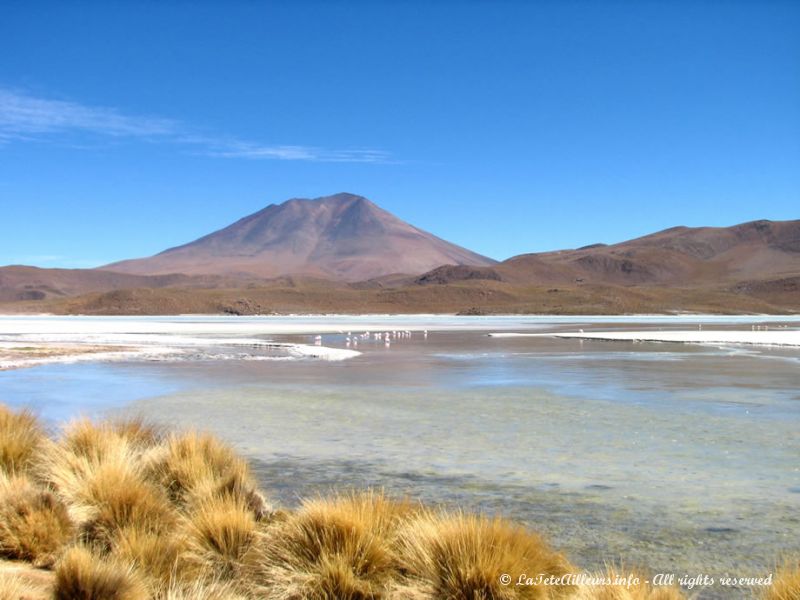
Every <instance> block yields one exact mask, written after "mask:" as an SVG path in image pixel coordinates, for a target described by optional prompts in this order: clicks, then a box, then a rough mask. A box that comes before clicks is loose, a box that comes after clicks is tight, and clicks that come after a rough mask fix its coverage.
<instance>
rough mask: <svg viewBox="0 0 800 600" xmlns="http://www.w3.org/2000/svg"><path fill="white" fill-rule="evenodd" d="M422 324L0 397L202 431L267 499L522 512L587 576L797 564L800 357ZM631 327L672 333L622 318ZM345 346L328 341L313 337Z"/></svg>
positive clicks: (761, 570)
mask: <svg viewBox="0 0 800 600" xmlns="http://www.w3.org/2000/svg"><path fill="white" fill-rule="evenodd" d="M317 319H318V322H319V321H320V319H319V318H317ZM374 320H375V319H374V318H373V321H374ZM699 320H702V319H699ZM578 321H580V322H578ZM217 322H218V321H216V320H215V323H217ZM232 322H234V323H237V324H239V323H241V321H236V320H233V321H232ZM697 322H698V320H693V321H692V323H693V324H694V323H697ZM703 322H704V323H707V322H708V321H704V320H703ZM750 322H751V321H749V320H746V319H719V320H718V321H717V322H716V323H714V324H713V325H704V327H711V326H714V327H747V328H749V327H750V324H749V323H750ZM753 322H761V320H760V319H759V320H758V321H753ZM409 323H413V321H411V320H405V321H398V320H394V321H392V322H391V324H390V325H387V329H391V328H393V327H397V328H401V327H403V326H404V325H405V326H407V327H411V325H409ZM359 324H363V322H361V323H353V322H352V321H348V322H346V323H341V322H335V323H334V324H331V322H330V321H329V322H326V323H324V326H319V331H321V332H324V331H331V330H332V331H336V330H337V329H338V328H339V327H341V326H342V325H343V326H344V327H345V328H347V327H352V328H353V329H356V328H357V325H359ZM470 324H472V327H473V328H475V329H473V330H470ZM787 324H788V325H790V326H797V322H793V323H787ZM305 325H308V328H307V329H304V330H303V331H308V333H303V334H293V335H279V336H276V335H267V334H263V335H264V337H269V338H270V339H274V340H278V341H286V342H297V343H313V336H312V333H313V331H314V325H313V321H312V322H311V323H310V324H308V323H304V327H305ZM438 325H439V326H441V327H445V326H446V327H449V328H450V329H451V330H448V331H438V330H435V329H436V327H437V321H436V319H435V318H429V319H427V320H426V323H425V325H424V326H425V327H428V328H429V329H430V330H431V333H430V335H429V336H428V338H427V339H425V338H423V337H422V335H421V334H419V333H417V334H415V335H413V336H412V338H411V339H402V340H396V341H395V342H394V343H393V344H392V345H391V347H390V348H386V347H385V346H384V345H383V343H382V342H380V343H379V342H375V341H372V340H370V341H368V342H366V341H363V342H361V343H360V344H359V348H358V349H359V350H361V351H362V352H363V354H362V355H361V356H359V357H356V358H353V359H350V360H346V361H342V362H336V363H326V362H320V361H312V360H296V361H275V362H271V361H263V362H252V361H241V360H221V359H219V357H217V358H214V356H215V355H214V353H213V352H209V353H207V354H203V353H202V352H199V353H197V354H195V355H193V356H192V357H191V358H190V359H187V360H180V361H172V362H129V363H112V364H93V363H82V364H73V365H50V366H42V367H37V368H34V369H25V370H18V371H7V372H2V373H0V401H5V402H8V403H11V404H20V403H25V404H31V405H33V406H34V407H36V408H37V409H38V410H40V411H41V412H42V414H43V415H44V416H45V417H46V418H50V419H63V418H66V417H68V416H71V415H75V414H77V413H79V412H83V413H86V414H89V415H99V414H103V413H106V412H108V411H120V410H123V411H134V412H139V413H143V414H145V415H146V416H148V417H150V418H152V419H156V420H158V421H161V422H164V423H169V424H171V425H177V426H181V427H184V426H185V427H190V426H191V427H202V428H208V429H211V430H213V431H215V432H217V433H219V434H221V435H222V436H224V437H225V438H226V439H227V440H229V441H231V442H233V443H234V444H235V445H236V446H237V447H238V448H239V449H240V450H241V451H242V452H244V453H245V454H247V455H248V456H249V457H251V458H252V459H253V460H254V461H255V464H256V468H257V471H258V473H259V476H260V477H261V478H262V480H263V482H264V485H265V487H266V488H267V489H268V490H271V491H272V493H273V496H275V497H276V498H277V499H278V500H279V501H280V502H282V503H284V504H289V505H291V504H294V503H296V502H297V499H298V498H299V497H300V496H303V495H308V494H314V493H318V492H325V491H328V490H330V489H341V488H343V487H363V486H367V485H369V486H378V487H385V488H387V489H388V490H389V491H391V492H393V493H397V494H409V495H411V496H414V497H419V498H422V499H424V500H425V501H427V502H432V503H444V504H448V505H453V506H455V505H459V506H463V507H465V508H468V509H471V510H482V511H486V512H490V513H498V514H503V515H506V516H510V517H513V518H515V519H519V520H521V521H524V522H525V523H527V524H528V525H530V526H531V527H532V528H535V529H537V530H539V531H543V532H544V533H545V534H547V536H548V537H550V538H551V540H552V541H553V543H554V544H555V545H557V546H558V547H560V548H563V549H564V550H565V551H567V553H568V554H569V556H570V557H571V558H572V560H573V561H574V562H575V563H577V564H578V565H580V566H581V567H584V568H598V567H602V565H603V563H604V562H608V561H612V560H623V561H624V562H625V564H627V565H631V564H642V565H647V566H648V567H650V568H652V569H656V570H660V571H666V572H674V573H676V574H678V575H683V574H696V573H698V572H702V573H711V574H724V573H729V574H731V575H734V574H735V575H737V576H739V575H741V576H745V575H758V574H766V573H768V572H769V571H770V570H771V566H772V565H773V564H774V563H775V561H776V560H778V558H779V555H780V554H781V553H782V552H793V553H795V554H797V553H800V542H798V540H799V539H800V518H799V517H798V515H800V511H799V510H798V509H800V460H798V458H800V436H798V435H797V427H798V424H800V389H798V383H800V349H799V350H787V349H769V348H760V349H754V348H745V347H733V346H732V347H719V348H715V347H707V346H696V345H680V344H646V343H639V344H634V343H628V342H611V343H610V342H601V341H585V342H581V341H579V340H562V339H554V338H489V337H487V336H486V332H487V330H491V329H494V328H503V329H514V330H519V331H525V330H531V329H534V328H535V329H536V330H538V331H541V330H548V329H552V330H564V329H569V330H575V329H577V328H578V327H581V328H586V329H590V328H599V327H602V328H610V327H615V328H625V327H630V326H633V323H630V324H629V323H626V322H625V321H624V320H623V319H599V320H593V319H583V318H581V319H578V320H576V321H575V322H573V323H570V322H569V321H568V320H566V319H538V320H536V319H528V320H525V319H519V318H516V319H507V320H499V321H498V320H495V321H488V320H487V321H473V320H470V319H460V320H459V319H454V318H449V320H448V321H446V322H445V321H444V320H442V321H440V322H439V323H438ZM0 326H1V325H0ZM363 326H364V327H366V325H363ZM643 326H645V327H677V326H684V327H685V326H686V324H685V323H683V324H679V323H678V322H676V320H675V319H671V320H669V319H666V320H665V319H652V320H646V319H644V320H643V319H637V320H636V324H635V327H636V328H637V329H641V328H642V327H643ZM245 329H246V328H245ZM452 329H455V330H452ZM247 335H249V336H252V335H260V334H253V333H252V332H247ZM344 339H345V336H344V335H343V334H339V333H326V334H324V335H323V340H322V343H323V344H325V345H326V346H332V347H343V346H344ZM730 596H731V594H730V591H729V590H724V593H723V590H719V589H708V590H704V592H703V594H702V596H701V597H709V598H711V597H730Z"/></svg>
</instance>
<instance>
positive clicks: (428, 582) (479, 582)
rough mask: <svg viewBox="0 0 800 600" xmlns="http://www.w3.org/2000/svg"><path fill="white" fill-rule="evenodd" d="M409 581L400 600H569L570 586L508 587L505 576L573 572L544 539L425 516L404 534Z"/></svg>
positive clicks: (508, 528) (472, 521)
mask: <svg viewBox="0 0 800 600" xmlns="http://www.w3.org/2000/svg"><path fill="white" fill-rule="evenodd" d="M398 549H399V555H400V557H401V566H402V570H403V572H404V573H405V574H406V578H405V581H404V582H403V584H402V585H401V586H400V587H398V590H397V592H396V596H395V597H396V598H398V600H399V599H400V598H403V597H415V598H425V599H430V600H456V599H462V598H463V599H467V598H468V599H470V600H505V599H509V600H511V599H517V598H519V599H528V598H530V599H546V598H564V597H568V596H569V594H570V593H572V592H573V591H574V589H573V588H571V587H569V586H560V585H551V586H540V585H536V586H516V585H503V584H502V583H501V582H500V576H501V575H503V574H512V576H513V575H516V576H518V575H519V574H523V573H525V574H533V575H534V576H535V575H538V574H544V575H551V576H556V577H558V576H561V575H565V574H568V573H571V572H574V568H573V567H571V566H570V564H569V562H568V561H567V559H566V558H565V557H564V556H563V555H561V554H559V553H557V552H555V551H553V550H551V549H550V547H549V546H547V544H545V542H544V541H542V539H541V538H539V537H538V536H537V535H535V534H533V533H530V532H528V531H527V530H525V529H523V528H521V527H519V526H517V525H514V524H511V523H509V522H507V521H504V520H501V519H490V518H488V517H483V516H474V515H465V514H461V513H455V514H439V513H434V512H425V513H423V514H421V515H419V516H418V517H417V518H415V519H411V520H410V521H409V522H407V523H405V524H404V525H403V527H402V528H401V529H400V530H399V537H398Z"/></svg>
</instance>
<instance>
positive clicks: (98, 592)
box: [53, 546, 150, 600]
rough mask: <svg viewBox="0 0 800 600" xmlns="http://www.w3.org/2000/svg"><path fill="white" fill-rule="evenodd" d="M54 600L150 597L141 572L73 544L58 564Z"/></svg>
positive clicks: (133, 599)
mask: <svg viewBox="0 0 800 600" xmlns="http://www.w3.org/2000/svg"><path fill="white" fill-rule="evenodd" d="M55 573H56V578H55V586H54V590H53V598H54V600H148V599H149V598H150V593H149V592H148V589H147V587H146V586H145V584H144V582H143V580H142V578H141V576H140V574H139V573H138V572H137V571H136V570H135V569H134V568H133V567H132V566H131V565H126V564H125V563H123V562H120V561H117V560H115V559H114V558H112V557H108V556H100V555H97V554H94V553H93V552H92V551H91V550H90V549H88V548H85V547H80V546H76V547H74V548H70V550H69V551H68V552H67V553H66V555H65V556H64V557H63V558H62V559H61V561H59V563H58V565H57V566H56V572H55Z"/></svg>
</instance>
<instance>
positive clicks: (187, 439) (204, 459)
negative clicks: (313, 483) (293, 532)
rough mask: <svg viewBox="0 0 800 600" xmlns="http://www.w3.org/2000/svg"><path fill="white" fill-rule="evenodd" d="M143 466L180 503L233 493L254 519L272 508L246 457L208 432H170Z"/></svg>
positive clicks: (199, 501) (259, 517)
mask: <svg viewBox="0 0 800 600" xmlns="http://www.w3.org/2000/svg"><path fill="white" fill-rule="evenodd" d="M146 468H147V471H148V473H149V475H150V477H151V478H152V479H153V480H154V481H157V482H158V483H159V484H160V485H161V486H163V487H164V489H166V490H167V493H168V494H169V497H170V499H171V500H172V501H173V502H175V503H177V504H178V505H180V506H183V507H187V506H189V505H192V504H195V503H202V502H204V501H206V500H208V499H209V498H213V497H223V496H232V497H235V498H239V499H241V500H242V501H243V502H244V503H245V504H246V505H247V506H248V507H249V510H251V511H252V512H253V514H254V515H255V516H256V518H257V519H261V518H262V517H264V516H266V515H267V514H269V512H270V510H271V509H270V507H269V506H268V504H267V502H266V500H265V499H264V497H263V496H262V495H261V493H260V492H259V491H258V486H257V484H256V482H255V479H254V478H253V476H252V474H251V473H250V467H249V466H248V464H247V461H246V460H244V459H243V458H241V457H240V456H238V455H237V454H236V452H235V451H234V450H233V449H232V448H231V447H230V446H227V445H225V444H223V443H222V442H220V441H219V440H218V439H217V438H216V437H214V436H212V435H210V434H208V433H198V432H194V431H193V432H189V433H186V434H183V435H172V436H170V437H169V438H168V439H167V441H166V442H165V444H163V445H162V446H161V447H159V448H157V449H155V450H154V451H153V452H152V453H150V455H149V456H148V457H147V459H146Z"/></svg>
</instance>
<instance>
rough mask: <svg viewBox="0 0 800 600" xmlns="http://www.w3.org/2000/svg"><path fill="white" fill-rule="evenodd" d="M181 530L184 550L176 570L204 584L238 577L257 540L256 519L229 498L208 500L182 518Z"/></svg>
mask: <svg viewBox="0 0 800 600" xmlns="http://www.w3.org/2000/svg"><path fill="white" fill-rule="evenodd" d="M183 530H184V535H185V537H186V548H185V550H184V552H183V553H182V554H181V555H180V557H179V568H180V570H181V572H182V573H185V574H188V575H189V576H191V577H195V578H197V577H200V578H203V579H206V580H217V581H229V580H231V579H233V578H235V577H238V576H239V575H241V573H242V572H243V568H244V564H245V561H246V557H247V555H248V553H250V552H251V551H252V550H253V549H254V547H255V544H256V543H257V540H258V538H259V532H258V523H257V522H256V519H255V516H254V515H253V513H252V512H251V511H250V510H249V508H248V507H247V505H245V504H244V503H243V502H242V501H241V500H240V499H238V498H234V497H232V496H223V497H213V498H209V499H207V500H206V501H205V502H202V503H201V504H199V505H197V506H196V508H195V510H194V511H192V513H191V514H189V515H187V516H186V517H185V520H184V529H183Z"/></svg>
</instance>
